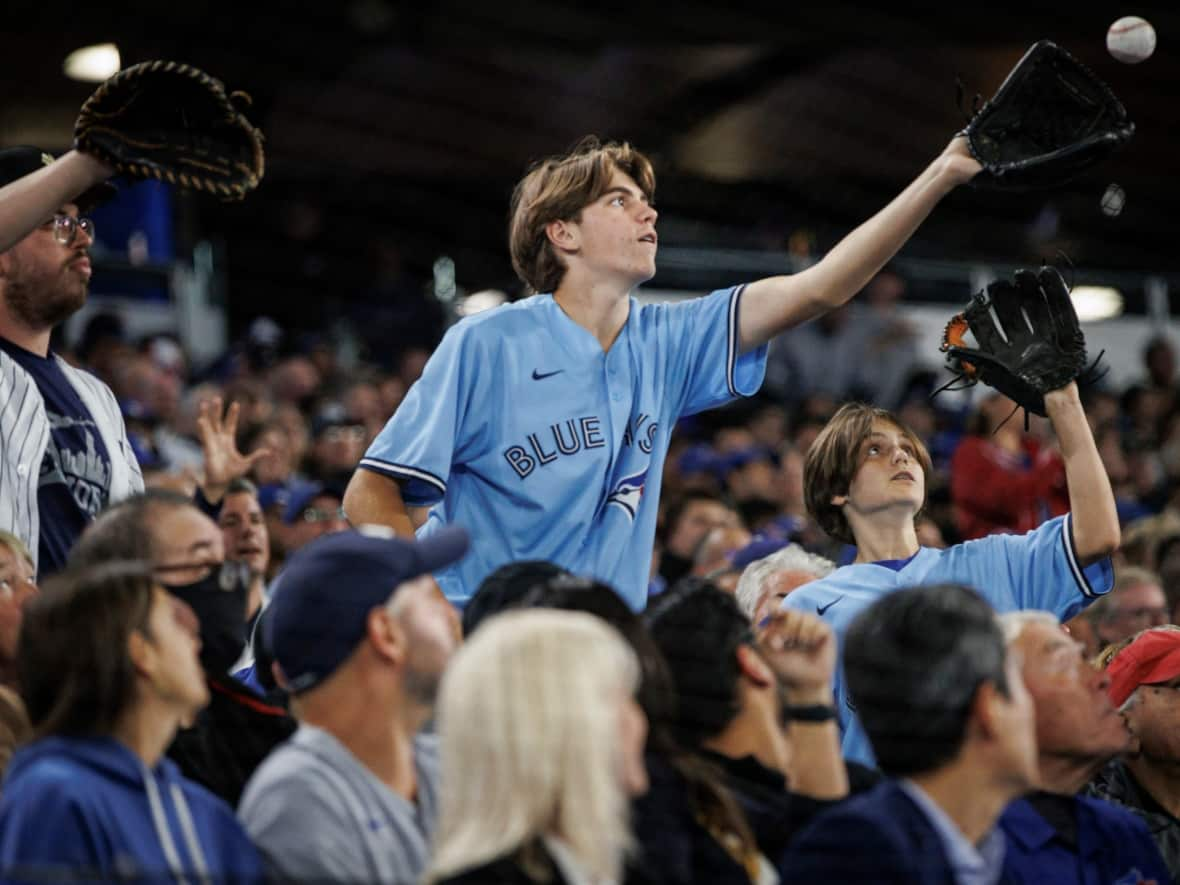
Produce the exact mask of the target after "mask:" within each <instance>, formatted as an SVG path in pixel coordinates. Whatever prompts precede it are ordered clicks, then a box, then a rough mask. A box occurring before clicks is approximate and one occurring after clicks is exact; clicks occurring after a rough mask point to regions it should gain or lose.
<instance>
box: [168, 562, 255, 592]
mask: <svg viewBox="0 0 1180 885" xmlns="http://www.w3.org/2000/svg"><path fill="white" fill-rule="evenodd" d="M214 570H216V571H217V586H218V589H221V590H224V591H226V592H227V593H228V592H229V591H230V590H233V589H234V588H235V587H238V586H240V585H242V584H249V583H250V566H249V564H248V563H245V562H243V561H241V560H239V559H227V560H225V561H224V562H208V561H207V562H178V563H173V564H171V565H157V566H154V567H153V568H152V571H153V572H154V573H156V574H164V575H167V574H169V573H171V574H179V573H185V575H184V578H182V579H180V581H181V582H182V583H183V584H195V583H197V582H198V581H203V580H205V579H206V578H207V577H209V575H211V574H213V572H214ZM163 583H164V585H165V586H168V585H169V584H171V583H172V582H170V581H164V582H163Z"/></svg>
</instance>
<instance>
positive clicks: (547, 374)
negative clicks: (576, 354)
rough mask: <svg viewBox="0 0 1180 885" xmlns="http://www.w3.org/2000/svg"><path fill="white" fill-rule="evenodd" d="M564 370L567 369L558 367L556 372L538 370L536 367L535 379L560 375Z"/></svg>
mask: <svg viewBox="0 0 1180 885" xmlns="http://www.w3.org/2000/svg"><path fill="white" fill-rule="evenodd" d="M564 371H565V369H558V370H557V371H556V372H538V371H537V370H536V369H533V380H534V381H540V380H541V379H542V378H551V377H553V376H554V375H560V374H561V373H562V372H564Z"/></svg>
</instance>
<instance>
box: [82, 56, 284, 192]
mask: <svg viewBox="0 0 1180 885" xmlns="http://www.w3.org/2000/svg"><path fill="white" fill-rule="evenodd" d="M235 101H238V102H240V103H242V104H246V105H248V104H249V96H247V95H245V94H244V93H240V92H235V93H234V94H233V95H226V92H225V87H224V86H223V85H222V84H221V82H220V81H219V80H216V79H214V78H213V77H210V76H209V75H208V74H206V73H205V72H203V71H200V70H198V69H196V68H194V67H190V66H189V65H186V64H180V63H178V62H174V61H149V62H143V63H142V64H137V65H132V66H131V67H129V68H126V69H125V70H122V71H119V73H117V74H115V75H114V76H113V77H111V78H110V79H109V80H107V81H106V82H104V83H103V84H102V85H101V86H99V87H98V89H97V90H95V92H94V94H93V95H91V96H90V98H88V99H87V100H86V103H85V104H84V105H82V110H81V112H80V113H79V115H78V121H77V123H76V124H75V126H74V146H75V147H76V148H77V149H78V150H80V151H83V152H84V153H88V154H92V155H93V156H95V157H97V158H98V159H100V160H102V161H103V162H104V163H106V164H107V165H109V166H113V167H114V168H115V169H116V170H118V171H119V172H120V173H122V174H124V175H127V176H129V177H131V178H141V179H146V178H156V179H160V180H163V181H167V182H170V183H172V184H176V185H179V186H181V187H185V188H194V189H196V190H201V191H207V192H209V193H211V194H215V195H216V196H218V197H221V198H222V199H223V200H240V199H241V198H242V197H244V196H245V195H246V194H247V193H249V192H250V191H252V190H253V189H254V188H256V187H257V186H258V182H259V180H260V179H261V178H262V174H263V155H262V133H260V132H259V131H258V130H257V129H255V128H254V126H252V125H251V124H250V121H249V120H247V119H246V117H245V115H244V114H242V112H241V110H239V108H238V107H237V106H236V105H235Z"/></svg>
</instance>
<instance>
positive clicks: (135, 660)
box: [127, 630, 155, 677]
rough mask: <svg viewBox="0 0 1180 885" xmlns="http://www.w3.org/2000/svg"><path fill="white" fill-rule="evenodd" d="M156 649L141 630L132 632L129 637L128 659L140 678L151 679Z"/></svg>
mask: <svg viewBox="0 0 1180 885" xmlns="http://www.w3.org/2000/svg"><path fill="white" fill-rule="evenodd" d="M154 657H155V649H153V648H152V644H151V643H150V642H148V639H147V637H146V636H144V635H143V633H142V632H141V631H139V630H132V631H131V635H129V636H128V637H127V659H128V660H129V661H131V666H132V667H133V668H135V672H136V673H137V674H139V675H140V676H145V677H150V676H151V672H152V670H153V669H154V668H153V658H154Z"/></svg>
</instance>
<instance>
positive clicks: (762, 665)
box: [737, 643, 775, 688]
mask: <svg viewBox="0 0 1180 885" xmlns="http://www.w3.org/2000/svg"><path fill="white" fill-rule="evenodd" d="M737 662H738V670H739V671H740V672H741V674H742V675H743V676H745V677H746V678H747V679H749V680H750V681H751V682H752V683H754V685H756V686H757V687H758V688H766V687H767V686H771V685H774V681H775V680H774V673H773V672H772V671H771V669H770V667H769V666H767V664H766V661H764V660H762V655H760V654H758V652H757V651H755V650H754V649H753V647H751V646H749V645H746V644H744V643H743V644H742V645H739V646H738V647H737Z"/></svg>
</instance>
